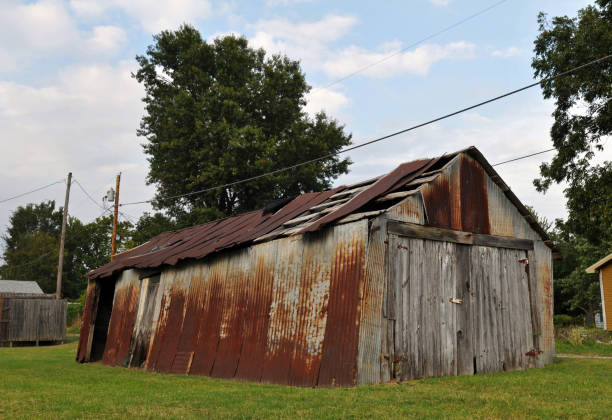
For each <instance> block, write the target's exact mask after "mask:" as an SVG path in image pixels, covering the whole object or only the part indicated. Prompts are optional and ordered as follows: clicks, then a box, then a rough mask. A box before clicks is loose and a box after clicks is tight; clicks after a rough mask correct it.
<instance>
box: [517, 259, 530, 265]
mask: <svg viewBox="0 0 612 420" xmlns="http://www.w3.org/2000/svg"><path fill="white" fill-rule="evenodd" d="M519 262H520V263H521V264H529V258H521V259H520V260H519Z"/></svg>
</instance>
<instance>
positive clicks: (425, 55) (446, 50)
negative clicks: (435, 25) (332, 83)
mask: <svg viewBox="0 0 612 420" xmlns="http://www.w3.org/2000/svg"><path fill="white" fill-rule="evenodd" d="M475 49H476V46H475V45H474V44H472V43H469V42H466V41H459V42H451V43H448V44H446V45H438V44H425V45H421V46H419V47H417V48H416V49H413V50H409V51H405V52H400V50H401V43H400V42H394V43H387V44H384V45H382V46H381V47H380V48H379V49H378V51H369V50H366V49H363V48H359V47H356V46H350V47H348V48H346V49H344V50H343V51H341V52H340V53H339V54H337V56H336V57H334V58H333V59H331V60H328V61H326V62H325V63H324V65H323V68H324V70H325V72H326V73H327V74H328V75H330V76H332V77H342V76H346V75H347V74H350V73H352V72H354V71H356V70H359V69H361V68H363V67H366V66H372V67H370V68H368V69H366V70H364V71H363V72H362V73H361V74H363V75H366V76H370V77H389V76H393V75H396V74H400V73H406V72H407V73H412V74H418V75H424V74H427V73H428V72H429V69H430V68H431V66H432V65H433V64H434V63H436V62H438V61H440V60H445V59H466V58H472V57H473V56H474V51H475ZM391 55H392V57H389V56H391ZM387 57H389V58H387ZM379 62H380V64H378V63H379Z"/></svg>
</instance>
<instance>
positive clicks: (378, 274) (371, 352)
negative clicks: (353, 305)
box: [357, 216, 387, 385]
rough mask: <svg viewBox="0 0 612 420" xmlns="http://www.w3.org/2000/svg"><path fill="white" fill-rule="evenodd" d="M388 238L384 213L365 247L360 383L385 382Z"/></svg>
mask: <svg viewBox="0 0 612 420" xmlns="http://www.w3.org/2000/svg"><path fill="white" fill-rule="evenodd" d="M386 239H387V220H386V218H385V217H384V216H381V217H377V218H376V219H374V220H373V221H372V223H371V225H370V228H369V232H368V244H367V247H366V268H365V280H364V288H363V293H362V296H361V320H360V322H359V354H358V358H357V384H358V385H361V384H373V383H379V382H381V381H382V375H381V369H382V366H381V365H382V362H383V360H384V355H383V352H382V340H383V334H382V329H383V317H382V314H383V311H382V305H383V288H384V284H385V282H386V278H385V270H386V258H387V243H386V242H387V241H386ZM385 325H386V323H385ZM385 336H386V334H385Z"/></svg>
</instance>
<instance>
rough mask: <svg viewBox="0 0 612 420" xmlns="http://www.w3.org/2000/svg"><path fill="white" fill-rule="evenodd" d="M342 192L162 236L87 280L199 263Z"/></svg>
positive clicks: (300, 199)
mask: <svg viewBox="0 0 612 420" xmlns="http://www.w3.org/2000/svg"><path fill="white" fill-rule="evenodd" d="M343 188H344V187H338V188H334V189H331V190H328V191H323V192H316V193H306V194H302V195H300V196H299V197H297V198H295V199H294V200H292V201H291V202H289V203H288V204H286V205H285V206H284V207H282V208H281V209H280V210H278V211H276V212H273V213H266V212H264V210H256V211H252V212H249V213H245V214H241V215H238V216H234V217H228V218H226V219H221V220H216V221H214V222H210V223H206V224H203V225H199V226H195V227H192V228H188V229H182V230H178V231H172V232H165V233H162V234H160V235H158V236H156V237H154V238H152V239H151V240H150V241H149V242H147V243H145V244H142V245H140V246H138V247H136V248H133V249H131V250H129V251H126V252H123V253H121V254H118V255H117V256H116V258H115V260H114V261H112V262H110V263H108V264H106V265H103V266H102V267H99V268H97V269H95V270H92V271H90V272H89V273H88V274H87V277H88V278H90V279H94V278H100V277H108V276H110V275H112V274H113V273H116V272H119V271H121V270H125V269H127V268H130V267H134V268H149V267H158V266H160V265H162V264H169V265H175V264H177V263H178V262H179V261H181V260H185V259H189V258H195V259H200V258H204V257H206V256H207V255H209V254H211V253H214V252H218V251H220V250H223V249H227V248H232V247H235V246H238V245H242V244H245V243H249V242H251V241H253V240H254V239H256V238H258V237H259V236H261V235H264V234H265V233H268V232H271V231H273V230H274V229H276V228H277V227H279V226H282V224H283V223H285V222H286V221H288V220H291V219H293V218H294V217H296V216H297V215H299V214H301V213H303V212H305V211H307V210H308V209H309V208H310V207H313V206H316V205H318V204H320V203H322V202H323V201H325V200H327V199H328V198H329V197H330V196H332V195H333V194H335V193H337V192H338V191H340V190H342V189H343Z"/></svg>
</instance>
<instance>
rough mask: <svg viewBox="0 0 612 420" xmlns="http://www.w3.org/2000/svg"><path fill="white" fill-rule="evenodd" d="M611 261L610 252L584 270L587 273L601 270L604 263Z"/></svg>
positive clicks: (611, 255)
mask: <svg viewBox="0 0 612 420" xmlns="http://www.w3.org/2000/svg"><path fill="white" fill-rule="evenodd" d="M609 263H612V254H609V255H607V256H605V257H603V258H602V259H601V260H599V261H597V262H596V263H595V264H593V265H592V266H590V267H589V268H587V269H586V272H587V273H589V274H595V273H597V272H598V271H599V270H601V269H602V268H603V267H604V266H605V265H608V264H609Z"/></svg>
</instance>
